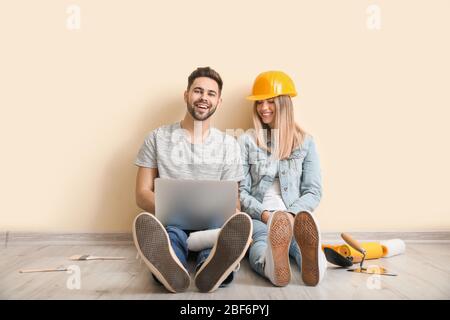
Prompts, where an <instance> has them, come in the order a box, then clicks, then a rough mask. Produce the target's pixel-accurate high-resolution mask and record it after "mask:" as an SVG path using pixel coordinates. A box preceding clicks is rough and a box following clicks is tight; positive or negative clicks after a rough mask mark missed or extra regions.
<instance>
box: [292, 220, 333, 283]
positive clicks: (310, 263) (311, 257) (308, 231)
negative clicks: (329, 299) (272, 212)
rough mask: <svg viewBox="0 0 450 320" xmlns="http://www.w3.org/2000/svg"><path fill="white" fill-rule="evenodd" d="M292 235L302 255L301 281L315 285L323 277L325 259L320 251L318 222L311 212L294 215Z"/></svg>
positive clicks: (325, 265) (325, 266)
mask: <svg viewBox="0 0 450 320" xmlns="http://www.w3.org/2000/svg"><path fill="white" fill-rule="evenodd" d="M294 236H295V240H296V241H297V244H298V246H299V248H300V253H301V256H302V270H301V271H302V279H303V282H304V283H305V284H306V285H308V286H316V285H318V284H319V283H320V282H321V281H322V279H323V278H324V277H325V273H326V269H327V259H326V257H325V254H324V253H323V251H322V245H321V237H320V231H319V224H318V222H317V220H316V219H315V218H314V216H313V215H312V214H311V213H309V212H306V211H303V212H299V213H298V214H297V215H296V217H295V220H294Z"/></svg>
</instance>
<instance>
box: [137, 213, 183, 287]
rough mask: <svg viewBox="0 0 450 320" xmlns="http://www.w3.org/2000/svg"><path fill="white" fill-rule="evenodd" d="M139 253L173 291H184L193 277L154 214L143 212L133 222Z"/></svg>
mask: <svg viewBox="0 0 450 320" xmlns="http://www.w3.org/2000/svg"><path fill="white" fill-rule="evenodd" d="M133 240H134V244H135V246H136V249H137V251H138V254H139V255H140V257H141V258H142V260H144V262H145V264H146V265H147V266H148V268H149V269H150V271H151V272H152V273H153V275H154V276H155V277H156V278H157V279H158V280H159V282H161V283H162V284H163V285H164V287H166V289H167V290H169V291H171V292H174V293H175V292H183V291H186V289H187V288H188V287H189V284H190V281H191V278H190V276H189V272H188V271H187V270H186V269H185V268H184V266H183V264H182V263H181V262H180V260H179V259H178V257H177V255H176V254H175V252H174V251H173V249H172V246H171V245H170V240H169V235H168V234H167V232H166V229H165V228H164V226H163V225H162V224H161V222H159V221H158V219H156V217H154V216H153V215H152V214H149V213H147V212H143V213H141V214H139V215H138V216H137V217H136V219H134V222H133Z"/></svg>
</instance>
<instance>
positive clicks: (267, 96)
mask: <svg viewBox="0 0 450 320" xmlns="http://www.w3.org/2000/svg"><path fill="white" fill-rule="evenodd" d="M284 95H286V96H290V97H295V96H296V95H297V93H285V94H261V95H256V96H248V97H246V99H247V100H251V101H259V100H266V99H271V98H275V97H278V96H284Z"/></svg>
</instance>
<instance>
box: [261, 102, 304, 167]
mask: <svg viewBox="0 0 450 320" xmlns="http://www.w3.org/2000/svg"><path fill="white" fill-rule="evenodd" d="M273 100H274V103H275V115H274V116H275V119H274V124H275V125H274V128H273V129H275V130H273V129H271V128H270V127H269V125H267V124H265V123H263V122H262V121H261V118H260V117H259V114H258V111H257V104H258V101H255V103H254V105H253V126H254V128H255V132H254V134H255V138H256V143H257V145H258V146H259V147H260V148H262V149H264V150H266V151H268V152H270V153H271V155H272V156H273V157H275V158H276V159H279V160H281V159H286V158H288V157H289V156H290V155H291V153H292V151H293V150H294V149H296V148H297V147H299V146H300V145H301V144H302V143H303V140H304V138H305V136H306V132H305V131H304V130H303V129H302V128H300V126H299V125H298V124H297V123H296V122H295V119H294V108H293V105H292V100H291V97H290V96H287V95H282V96H277V97H275V98H273ZM268 132H269V133H270V136H267V133H268ZM269 140H270V141H271V145H270V147H269V146H268V141H269Z"/></svg>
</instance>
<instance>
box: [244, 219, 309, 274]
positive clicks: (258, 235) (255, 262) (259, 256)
mask: <svg viewBox="0 0 450 320" xmlns="http://www.w3.org/2000/svg"><path fill="white" fill-rule="evenodd" d="M252 222H253V243H252V245H251V246H250V251H249V261H250V266H251V267H252V269H253V270H255V271H256V272H257V273H258V274H260V275H261V276H263V277H264V278H267V277H266V275H265V274H264V266H265V263H266V248H267V225H266V224H265V223H264V222H262V221H260V220H255V219H253V220H252ZM289 256H291V257H292V258H293V259H294V260H295V262H296V263H297V265H298V266H299V267H300V268H301V267H302V256H301V253H300V249H299V247H298V244H297V241H295V239H294V238H292V241H291V245H290V247H289Z"/></svg>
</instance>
